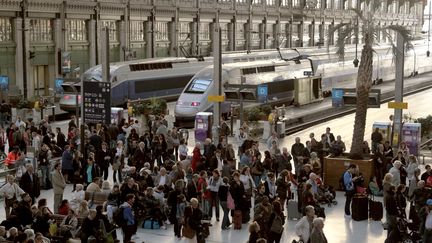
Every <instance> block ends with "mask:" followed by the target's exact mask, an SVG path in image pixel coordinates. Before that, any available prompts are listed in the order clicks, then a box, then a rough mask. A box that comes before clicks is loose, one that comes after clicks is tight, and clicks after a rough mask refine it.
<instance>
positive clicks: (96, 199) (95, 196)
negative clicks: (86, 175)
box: [84, 192, 109, 207]
mask: <svg viewBox="0 0 432 243" xmlns="http://www.w3.org/2000/svg"><path fill="white" fill-rule="evenodd" d="M108 196H109V193H107V192H85V196H84V199H85V200H86V201H87V202H89V205H90V202H92V204H93V205H94V206H95V207H96V206H99V205H100V206H104V205H105V203H106V202H107V201H108Z"/></svg>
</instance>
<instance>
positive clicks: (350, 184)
mask: <svg viewBox="0 0 432 243" xmlns="http://www.w3.org/2000/svg"><path fill="white" fill-rule="evenodd" d="M356 169H357V165H355V164H350V166H349V167H348V170H347V171H345V174H344V176H343V182H344V185H345V196H346V201H345V216H347V217H348V216H351V211H350V207H351V200H352V198H353V196H354V194H355V188H354V181H355V180H356V179H357V177H354V178H353V177H352V175H353V174H354V173H355V171H356Z"/></svg>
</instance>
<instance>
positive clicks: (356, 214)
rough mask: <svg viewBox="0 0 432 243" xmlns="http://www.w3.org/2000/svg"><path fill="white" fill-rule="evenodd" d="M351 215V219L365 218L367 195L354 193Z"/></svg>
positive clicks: (366, 214) (366, 215)
mask: <svg viewBox="0 0 432 243" xmlns="http://www.w3.org/2000/svg"><path fill="white" fill-rule="evenodd" d="M351 216H352V219H353V220H356V221H361V220H367V219H368V218H369V215H368V197H367V196H366V195H364V194H355V195H354V197H353V199H352V203H351Z"/></svg>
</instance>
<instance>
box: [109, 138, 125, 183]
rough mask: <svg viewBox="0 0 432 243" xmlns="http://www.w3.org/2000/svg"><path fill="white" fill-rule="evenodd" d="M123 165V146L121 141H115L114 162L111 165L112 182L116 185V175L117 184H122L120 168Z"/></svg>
mask: <svg viewBox="0 0 432 243" xmlns="http://www.w3.org/2000/svg"><path fill="white" fill-rule="evenodd" d="M123 164H124V146H123V142H122V141H120V140H119V141H117V147H116V149H115V156H114V161H113V165H112V169H113V181H114V183H117V178H116V174H118V182H119V183H121V182H122V174H121V168H122V166H123Z"/></svg>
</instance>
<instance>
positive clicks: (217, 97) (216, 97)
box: [207, 95, 225, 102]
mask: <svg viewBox="0 0 432 243" xmlns="http://www.w3.org/2000/svg"><path fill="white" fill-rule="evenodd" d="M207 100H208V102H224V101H225V98H224V96H223V95H209V96H208V98H207Z"/></svg>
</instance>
